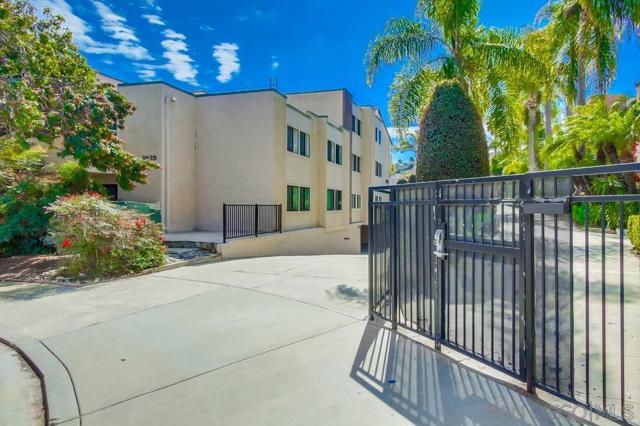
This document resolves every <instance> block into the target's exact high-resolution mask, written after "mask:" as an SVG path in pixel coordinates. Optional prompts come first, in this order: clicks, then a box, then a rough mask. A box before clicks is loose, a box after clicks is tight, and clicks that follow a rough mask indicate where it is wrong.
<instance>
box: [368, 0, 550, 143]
mask: <svg viewBox="0 0 640 426" xmlns="http://www.w3.org/2000/svg"><path fill="white" fill-rule="evenodd" d="M479 10H480V1H479V0H418V5H417V15H418V18H417V19H412V18H395V19H392V20H390V21H389V22H388V23H387V26H386V29H385V31H384V32H383V33H382V34H380V35H379V36H378V37H377V38H375V39H374V40H373V41H372V42H371V44H370V46H369V50H368V52H367V56H366V59H365V62H366V64H367V82H368V83H369V84H372V83H373V80H374V77H375V75H376V73H377V71H378V70H379V69H380V67H381V66H383V65H388V64H395V63H402V64H403V65H404V66H403V68H402V70H401V71H400V72H399V73H398V74H397V75H396V77H395V79H394V82H393V83H392V85H391V94H390V98H391V100H390V104H389V109H390V113H391V117H392V120H393V122H394V125H395V126H396V127H398V129H399V130H400V134H401V135H402V134H403V131H404V130H406V129H407V128H408V127H409V126H410V125H411V124H413V123H415V122H416V121H417V118H418V116H419V114H420V112H421V111H422V109H423V108H424V106H425V105H426V103H427V101H428V99H429V97H430V91H431V89H432V88H433V87H434V86H435V83H437V82H439V81H442V80H444V79H457V80H458V81H459V82H460V84H461V85H462V87H463V88H464V89H465V90H466V91H467V93H468V94H469V96H470V97H471V98H472V99H473V101H474V103H475V104H476V106H477V108H478V110H479V111H480V113H481V114H483V115H485V114H486V115H487V125H488V127H489V129H490V130H492V131H493V132H496V134H495V135H494V136H495V137H496V139H497V140H500V141H510V142H512V141H513V140H515V138H516V134H517V127H518V124H517V122H516V120H515V118H514V111H513V108H514V104H513V103H512V102H511V100H510V98H509V93H507V86H506V84H505V75H506V74H507V73H509V72H510V73H520V74H526V73H536V72H540V73H541V72H543V70H541V68H540V67H539V66H538V64H537V61H536V60H535V58H533V57H532V56H531V55H530V54H529V52H528V51H527V50H526V49H525V48H524V45H523V44H522V40H521V38H520V37H517V35H515V34H513V33H511V32H509V31H505V30H496V29H487V28H485V27H482V26H480V25H479V24H478V13H479Z"/></svg>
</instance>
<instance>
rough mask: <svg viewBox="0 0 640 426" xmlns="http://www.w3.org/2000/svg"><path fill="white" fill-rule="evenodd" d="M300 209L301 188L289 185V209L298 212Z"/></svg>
mask: <svg viewBox="0 0 640 426" xmlns="http://www.w3.org/2000/svg"><path fill="white" fill-rule="evenodd" d="M298 210H300V188H299V187H297V186H287V211H290V212H297V211H298Z"/></svg>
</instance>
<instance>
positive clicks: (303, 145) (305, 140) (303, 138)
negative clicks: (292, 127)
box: [300, 132, 311, 157]
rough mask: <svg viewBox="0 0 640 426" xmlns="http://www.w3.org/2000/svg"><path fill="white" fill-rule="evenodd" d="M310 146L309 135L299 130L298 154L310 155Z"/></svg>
mask: <svg viewBox="0 0 640 426" xmlns="http://www.w3.org/2000/svg"><path fill="white" fill-rule="evenodd" d="M310 148H311V147H310V146H309V135H308V134H306V133H305V132H300V155H304V156H305V157H310V156H311V149H310Z"/></svg>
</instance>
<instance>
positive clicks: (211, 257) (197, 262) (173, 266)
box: [0, 253, 222, 289]
mask: <svg viewBox="0 0 640 426" xmlns="http://www.w3.org/2000/svg"><path fill="white" fill-rule="evenodd" d="M220 260H222V255H220V254H219V253H215V254H212V255H209V256H203V257H197V258H195V259H189V260H185V261H184V262H174V263H169V264H166V265H162V266H158V267H156V268H151V269H145V270H144V271H141V272H136V273H134V274H128V275H121V276H119V277H112V278H105V279H102V280H98V281H92V282H87V283H82V282H77V281H68V282H64V281H62V282H61V281H53V280H24V279H19V278H16V279H8V280H7V279H0V282H8V283H25V284H47V285H56V286H59V287H68V288H76V289H80V288H85V287H91V286H94V285H98V284H105V283H109V282H112V281H118V280H122V279H126V278H135V277H140V276H143V275H149V274H153V273H156V272H164V271H169V270H171V269H177V268H181V267H183V266H195V265H202V264H205V263H213V262H217V261H220Z"/></svg>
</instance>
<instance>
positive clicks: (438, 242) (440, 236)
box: [433, 229, 447, 259]
mask: <svg viewBox="0 0 640 426" xmlns="http://www.w3.org/2000/svg"><path fill="white" fill-rule="evenodd" d="M433 246H434V247H435V251H434V252H433V254H435V256H436V257H437V258H438V259H444V258H446V257H447V252H446V251H444V229H436V232H435V233H434V234H433Z"/></svg>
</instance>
